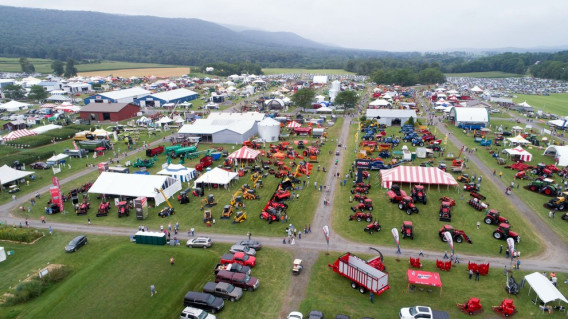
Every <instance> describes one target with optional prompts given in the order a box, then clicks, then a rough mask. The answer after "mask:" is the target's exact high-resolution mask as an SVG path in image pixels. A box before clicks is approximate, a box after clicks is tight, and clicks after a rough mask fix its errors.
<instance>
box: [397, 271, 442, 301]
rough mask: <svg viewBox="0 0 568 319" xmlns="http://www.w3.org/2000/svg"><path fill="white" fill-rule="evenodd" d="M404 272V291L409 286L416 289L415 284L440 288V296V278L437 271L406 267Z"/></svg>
mask: <svg viewBox="0 0 568 319" xmlns="http://www.w3.org/2000/svg"><path fill="white" fill-rule="evenodd" d="M406 274H407V276H408V285H407V286H406V292H408V290H409V289H411V288H412V289H416V286H427V287H437V288H440V296H442V280H441V279H440V274H438V273H437V272H429V271H421V270H415V269H408V270H407V272H406Z"/></svg>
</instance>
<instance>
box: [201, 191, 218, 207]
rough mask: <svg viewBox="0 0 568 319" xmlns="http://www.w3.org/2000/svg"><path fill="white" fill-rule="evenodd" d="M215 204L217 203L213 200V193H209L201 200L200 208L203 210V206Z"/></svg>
mask: <svg viewBox="0 0 568 319" xmlns="http://www.w3.org/2000/svg"><path fill="white" fill-rule="evenodd" d="M215 205H217V203H216V202H215V196H214V195H213V194H209V195H207V198H204V199H202V200H201V210H203V208H204V207H213V206H215Z"/></svg>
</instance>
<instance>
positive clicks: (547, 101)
mask: <svg viewBox="0 0 568 319" xmlns="http://www.w3.org/2000/svg"><path fill="white" fill-rule="evenodd" d="M513 101H514V102H515V103H517V104H519V103H523V102H525V101H526V102H527V103H528V104H529V105H531V106H532V107H534V109H535V111H538V110H542V111H543V112H547V113H554V114H556V115H558V116H567V115H568V94H566V93H565V94H551V95H547V96H545V95H526V94H517V97H516V98H514V99H513Z"/></svg>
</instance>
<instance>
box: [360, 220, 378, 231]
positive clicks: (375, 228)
mask: <svg viewBox="0 0 568 319" xmlns="http://www.w3.org/2000/svg"><path fill="white" fill-rule="evenodd" d="M363 231H365V232H368V233H369V234H373V233H374V232H376V231H377V232H378V231H381V224H379V222H378V221H376V220H375V221H373V222H371V223H370V224H368V225H367V226H365V228H364V229H363Z"/></svg>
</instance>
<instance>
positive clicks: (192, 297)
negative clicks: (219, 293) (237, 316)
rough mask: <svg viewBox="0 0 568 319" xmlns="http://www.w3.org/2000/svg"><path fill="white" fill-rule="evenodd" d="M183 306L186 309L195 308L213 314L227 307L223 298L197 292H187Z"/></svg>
mask: <svg viewBox="0 0 568 319" xmlns="http://www.w3.org/2000/svg"><path fill="white" fill-rule="evenodd" d="M183 304H184V306H186V307H195V308H199V309H203V310H206V311H209V312H211V313H216V312H219V311H221V310H222V309H223V307H225V301H223V298H219V297H215V296H213V295H212V294H208V293H204V292H197V291H189V292H187V294H185V297H184V298H183Z"/></svg>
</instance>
